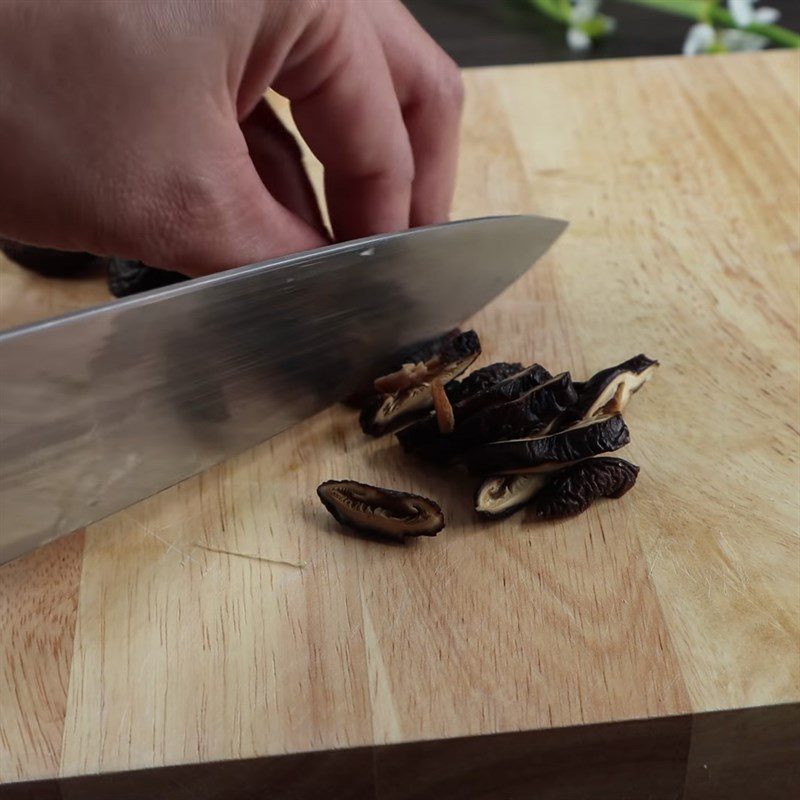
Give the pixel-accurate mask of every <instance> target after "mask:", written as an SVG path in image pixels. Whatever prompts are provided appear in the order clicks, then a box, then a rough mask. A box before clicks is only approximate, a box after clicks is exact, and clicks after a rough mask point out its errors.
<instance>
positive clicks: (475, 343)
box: [360, 331, 481, 436]
mask: <svg viewBox="0 0 800 800" xmlns="http://www.w3.org/2000/svg"><path fill="white" fill-rule="evenodd" d="M480 352H481V343H480V340H479V339H478V335H477V334H476V333H475V331H465V332H464V333H459V334H458V335H457V336H455V337H453V338H452V339H450V340H448V341H447V342H445V343H444V345H443V347H442V348H441V350H440V351H439V352H438V353H437V354H436V355H434V356H432V357H431V358H429V359H428V360H427V361H425V362H419V363H418V364H410V365H409V366H407V367H401V369H400V370H398V371H396V372H395V373H392V374H390V375H384V376H382V377H381V378H378V379H377V380H376V381H375V386H376V388H377V389H379V390H380V388H381V387H383V388H389V389H392V391H390V392H383V393H381V394H378V395H376V396H375V397H373V398H372V399H371V400H370V401H368V402H367V403H366V405H365V406H364V408H363V409H362V410H361V417H360V421H361V428H362V430H363V431H364V433H367V434H369V435H370V436H382V435H383V434H385V433H391V432H392V431H395V430H397V429H398V428H402V427H403V426H404V425H408V424H409V423H411V422H413V421H414V420H415V419H418V418H419V417H420V416H422V415H425V414H427V413H428V411H429V409H430V408H431V407H432V406H433V396H432V394H431V383H432V382H433V381H434V380H435V379H438V380H439V381H441V383H442V384H443V385H446V384H447V383H448V382H449V381H451V380H452V379H453V378H456V377H458V376H459V375H460V374H461V373H462V372H464V371H465V370H466V369H467V368H468V367H469V365H470V364H472V362H473V361H474V360H475V359H476V358H477V357H478V356H479V355H480ZM396 386H397V387H401V388H398V389H394V387H396Z"/></svg>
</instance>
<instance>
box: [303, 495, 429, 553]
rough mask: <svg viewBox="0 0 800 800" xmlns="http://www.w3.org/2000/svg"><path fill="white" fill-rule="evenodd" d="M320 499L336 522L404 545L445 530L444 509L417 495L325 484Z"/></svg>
mask: <svg viewBox="0 0 800 800" xmlns="http://www.w3.org/2000/svg"><path fill="white" fill-rule="evenodd" d="M317 495H319V499H320V500H321V501H322V503H323V505H324V506H325V508H327V509H328V511H330V513H331V514H332V515H333V517H334V518H335V519H336V521H337V522H339V523H340V524H341V525H344V526H346V527H348V528H351V529H352V530H355V531H359V532H361V533H368V534H372V535H375V536H382V537H385V538H388V539H393V540H395V541H398V542H402V541H405V540H406V539H408V538H410V537H414V536H435V535H436V534H437V533H439V531H440V530H442V528H444V515H443V514H442V509H441V508H439V506H438V505H437V504H436V503H434V502H433V500H429V499H428V498H427V497H422V496H420V495H417V494H409V493H408V492H398V491H395V490H394V489H382V488H381V487H379V486H370V485H369V484H366V483H358V482H356V481H349V480H347V481H325V483H322V484H320V485H319V486H318V487H317Z"/></svg>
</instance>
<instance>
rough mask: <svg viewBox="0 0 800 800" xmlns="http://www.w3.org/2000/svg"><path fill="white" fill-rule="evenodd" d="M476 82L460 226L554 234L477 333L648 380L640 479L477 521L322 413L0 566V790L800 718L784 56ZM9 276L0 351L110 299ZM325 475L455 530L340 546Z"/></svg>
mask: <svg viewBox="0 0 800 800" xmlns="http://www.w3.org/2000/svg"><path fill="white" fill-rule="evenodd" d="M465 77H466V83H467V87H468V105H467V109H466V115H465V124H464V135H463V142H462V160H461V168H460V173H459V186H458V192H457V197H456V203H455V209H454V216H456V217H470V216H479V215H484V214H495V213H508V212H540V213H547V214H552V215H558V216H563V217H566V218H568V219H570V220H571V221H572V226H571V228H570V229H569V231H568V233H567V234H566V235H565V236H564V237H563V239H562V240H561V241H560V242H559V243H558V245H557V246H556V248H555V249H554V250H553V251H552V253H551V254H550V255H548V256H547V257H546V258H545V259H544V260H543V261H542V262H541V264H540V265H538V266H537V268H536V269H535V270H534V271H532V272H531V273H530V274H529V275H528V276H527V277H526V278H525V279H523V281H522V282H521V283H520V284H518V285H517V286H516V287H514V288H513V289H512V290H510V291H509V292H507V293H506V294H505V295H504V296H503V297H502V298H501V299H499V300H498V301H496V302H495V303H493V304H492V305H491V306H490V307H488V308H487V309H485V310H484V311H483V312H481V313H480V314H479V315H478V316H477V317H476V318H475V319H474V320H473V323H474V326H475V328H476V329H477V330H478V331H479V332H480V334H481V336H482V338H483V340H484V342H485V357H484V359H483V363H487V362H488V361H489V360H492V359H495V358H511V357H513V358H515V359H519V360H522V361H526V360H527V361H530V360H533V359H536V360H538V361H541V362H543V363H544V364H545V365H547V366H549V367H551V368H553V369H567V368H569V369H572V370H573V373H574V374H575V375H576V376H577V377H584V376H586V375H588V374H589V373H590V372H592V371H594V370H595V369H597V368H599V367H602V366H606V365H608V364H611V363H614V362H616V361H619V360H621V359H622V358H624V357H627V356H629V355H633V354H634V353H637V352H639V351H644V352H646V353H647V354H648V355H650V356H652V357H657V358H659V359H661V361H662V364H663V368H662V370H661V371H660V373H659V374H658V375H657V376H656V378H655V379H654V381H653V382H652V383H651V384H649V385H648V387H647V389H646V390H645V391H644V392H643V393H642V394H641V395H639V396H638V397H637V398H636V399H635V401H634V403H633V404H632V406H631V408H630V411H629V412H628V413H627V414H626V417H627V418H628V421H629V424H630V427H631V430H632V435H633V443H632V445H631V446H630V447H629V448H628V453H627V455H628V456H629V457H630V458H631V459H632V460H633V461H635V462H636V463H638V464H640V465H641V467H642V474H641V477H640V480H639V484H638V485H637V486H636V488H635V489H634V491H633V492H631V493H630V494H629V495H627V496H626V497H625V498H624V499H623V500H622V501H619V502H616V503H606V504H603V505H602V506H599V507H597V508H595V509H593V510H591V511H590V512H589V513H588V514H586V515H584V516H582V517H580V518H578V519H575V520H572V521H569V522H565V523H561V524H544V525H537V524H534V523H531V522H530V521H529V520H527V519H526V517H525V516H521V517H520V516H517V517H514V518H513V519H511V520H508V521H506V522H503V523H500V524H497V525H494V526H491V527H487V526H485V525H483V524H481V523H478V522H477V521H476V520H475V519H474V518H473V516H472V514H471V512H470V493H471V490H472V486H471V484H470V483H469V482H468V481H465V480H464V479H462V478H460V477H456V476H452V475H446V474H441V473H439V472H437V471H435V470H433V469H430V468H428V467H425V466H423V465H420V464H417V463H415V462H410V461H409V460H407V459H405V458H403V457H402V455H401V454H400V453H399V452H398V449H397V448H396V447H395V446H394V445H393V444H392V442H391V441H388V440H387V441H385V442H377V443H375V442H372V441H369V440H367V439H365V438H364V437H363V436H362V435H361V434H360V432H359V430H358V427H357V425H356V423H355V421H354V419H353V417H352V414H351V412H348V411H346V410H345V409H343V408H335V409H331V410H330V411H327V412H324V413H322V414H320V415H318V416H317V417H315V418H314V419H311V420H309V421H308V422H307V423H305V424H303V425H300V426H297V427H296V428H294V429H293V430H291V431H289V432H287V433H285V434H284V435H282V436H280V437H277V438H276V439H273V440H272V441H270V442H268V443H266V444H264V445H262V446H260V447H258V448H255V449H254V450H252V451H250V452H248V453H245V454H244V455H242V456H240V457H238V458H235V459H233V460H231V461H229V462H227V463H225V464H223V465H221V466H219V467H217V468H215V469H212V470H209V471H208V472H207V473H205V474H203V475H201V476H199V477H197V478H194V479H192V480H189V481H187V482H185V483H184V484H182V485H180V486H177V487H175V488H173V489H170V490H168V491H166V492H163V493H162V494H160V495H158V496H156V497H153V498H151V499H149V500H147V501H145V502H143V503H140V504H138V505H136V506H134V507H132V508H130V509H128V510H127V511H125V512H122V513H120V514H117V515H116V516H114V517H113V518H111V519H109V520H106V521H104V522H102V523H99V524H96V525H93V526H91V527H90V528H88V529H87V530H86V532H85V536H84V535H76V536H73V537H70V538H68V539H65V540H63V541H61V542H59V543H55V544H53V545H51V546H49V547H47V548H45V549H42V550H40V551H38V552H37V553H34V554H32V555H30V556H29V557H27V558H25V559H22V560H20V561H18V562H17V563H16V564H13V565H9V566H7V567H4V568H0V619H2V627H1V628H0V779H5V780H8V779H19V778H32V777H43V776H51V775H57V774H63V775H72V774H80V773H87V772H95V771H110V770H118V769H127V768H133V767H144V766H155V765H162V764H170V763H180V762H197V761H208V760H214V759H228V758H238V757H243V756H253V755H266V754H274V753H284V752H294V751H303V750H314V749H323V748H331V747H344V746H350V745H361V744H370V743H386V742H398V741H407V740H414V739H432V738H437V737H449V736H460V735H468V734H477V733H487V732H495V731H514V730H524V729H531V728H541V727H551V726H561V725H568V724H572V723H581V722H597V721H604V720H620V719H628V718H632V717H655V716H661V715H668V714H676V713H682V712H687V711H701V710H706V709H713V708H735V707H739V706H747V705H754V704H761V703H780V702H785V701H790V700H797V699H798V698H800V663H799V657H798V640H799V637H798V629H799V628H800V625H799V620H798V591H799V589H800V560H798V555H799V552H798V543H797V532H798V521H799V520H798V473H797V457H798V440H797V428H798V407H797V398H798V350H797V347H798V344H797V327H798V326H797V323H798V288H799V287H798V254H799V250H798V248H799V246H800V243H799V239H800V221H799V218H798V214H800V189H799V188H798V187H799V186H800V184H799V183H798V181H799V179H800V163H798V162H799V160H800V152H799V150H798V144H799V143H800V139H799V137H800V123H799V122H798V109H799V108H800V59H799V58H798V56H797V55H795V54H789V53H770V54H759V55H748V56H737V57H714V58H698V59H693V60H681V59H663V60H661V59H658V60H642V61H627V62H606V63H592V64H585V65H584V64H575V65H554V66H538V67H519V68H497V69H484V70H475V71H468V72H467V73H466V75H465ZM314 173H315V175H317V176H318V169H317V168H314ZM487 268H491V265H487ZM0 279H1V280H0V300H1V302H0V306H1V307H2V315H3V317H2V318H3V325H4V326H8V325H11V324H14V323H19V322H23V321H26V320H28V319H35V318H40V317H44V316H47V315H49V314H52V313H55V312H56V311H62V310H67V309H68V308H71V307H79V306H82V305H86V304H89V303H91V302H96V301H97V300H98V299H100V298H101V297H102V296H103V289H102V286H101V285H100V284H99V283H98V282H96V281H95V282H92V281H88V282H82V283H74V282H72V283H70V282H55V283H54V282H48V281H45V280H43V279H39V278H37V277H35V276H31V275H29V274H26V273H23V272H22V271H20V270H19V269H18V268H16V267H14V266H13V265H9V264H3V265H2V273H1V274H0ZM332 477H352V478H355V479H361V480H368V481H370V482H373V483H384V484H388V485H392V486H395V487H397V488H401V489H412V490H417V491H423V492H426V493H430V494H431V495H432V496H434V497H436V498H437V499H438V500H439V501H440V502H441V504H442V505H443V507H444V508H445V510H446V513H447V515H448V518H449V525H448V528H447V529H446V531H445V532H444V533H443V534H441V535H440V536H439V537H438V538H436V539H435V540H425V541H420V542H418V543H417V544H416V545H414V546H410V547H405V548H403V547H389V546H381V545H377V544H374V543H371V542H362V541H359V540H357V539H355V538H351V537H348V536H343V535H341V533H340V532H339V530H338V529H337V528H336V526H335V525H334V524H333V523H332V521H331V520H330V518H329V517H328V516H327V514H326V513H325V512H324V510H323V509H322V507H321V506H320V504H319V503H318V502H317V500H316V498H315V495H314V487H315V486H316V485H317V483H319V482H320V481H322V480H324V479H326V478H332ZM197 543H204V544H206V545H209V546H213V547H222V548H227V549H233V550H239V551H244V552H249V553H260V554H262V555H264V556H268V557H277V558H284V559H291V560H296V559H304V560H306V561H307V562H308V566H307V567H306V568H305V569H296V568H293V567H289V566H280V565H271V564H267V563H260V562H256V561H252V560H246V559H241V558H231V557H228V556H224V555H219V554H216V553H212V552H207V551H204V550H202V549H198V548H197V547H195V545H196V544H197Z"/></svg>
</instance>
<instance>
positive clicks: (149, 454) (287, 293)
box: [0, 217, 566, 563]
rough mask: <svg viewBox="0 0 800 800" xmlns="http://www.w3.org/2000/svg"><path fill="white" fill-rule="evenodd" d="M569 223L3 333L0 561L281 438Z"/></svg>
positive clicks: (354, 246)
mask: <svg viewBox="0 0 800 800" xmlns="http://www.w3.org/2000/svg"><path fill="white" fill-rule="evenodd" d="M565 227H566V223H564V222H561V221H558V220H551V219H546V218H542V217H496V218H486V219H478V220H467V221H463V222H455V223H450V224H447V225H439V226H433V227H429V228H421V229H415V230H412V231H406V232H403V233H398V234H390V235H385V236H375V237H370V238H368V239H362V240H360V241H357V242H349V243H346V244H340V245H333V246H331V247H326V248H322V249H320V250H315V251H310V252H307V253H301V254H298V255H293V256H289V257H285V258H279V259H275V260H272V261H268V262H265V263H263V264H258V265H254V266H249V267H242V268H240V269H235V270H229V271H227V272H224V273H220V274H217V275H213V276H210V277H207V278H200V279H197V280H193V281H189V282H186V283H183V284H180V285H177V286H174V287H169V288H166V289H160V290H156V291H153V292H148V293H146V294H142V295H139V296H137V297H132V298H128V299H125V300H121V301H117V302H113V303H109V304H106V305H103V306H100V307H96V308H92V309H89V310H87V311H83V312H79V313H76V314H70V315H67V316H64V317H60V318H58V319H53V320H48V321H45V322H43V323H40V324H36V325H30V326H26V327H23V328H18V329H15V330H11V331H8V332H5V333H3V334H0V378H1V379H2V390H1V391H0V462H1V463H0V563H2V562H3V561H7V560H9V559H11V558H14V557H16V556H17V555H19V554H21V553H23V552H26V551H27V550H29V549H31V548H33V547H35V546H37V545H39V544H41V543H43V542H44V541H47V540H49V539H51V538H54V537H56V536H59V535H61V534H64V533H68V532H70V531H72V530H75V529H77V528H80V527H82V526H84V525H86V524H88V523H90V522H93V521H95V520H98V519H101V518H103V517H105V516H107V515H108V514H111V513H113V512H115V511H118V510H119V509H121V508H124V507H126V506H128V505H130V504H132V503H134V502H136V501H137V500H140V499H142V498H144V497H147V496H149V495H151V494H154V493H155V492H158V491H159V490H161V489H164V488H166V487H168V486H171V485H173V484H175V483H177V482H179V481H181V480H183V479H185V478H187V477H189V476H191V475H194V474H196V473H198V472H200V471H201V470H204V469H206V468H208V467H210V466H212V465H213V464H216V463H217V462H219V461H221V460H223V459H225V458H227V457H229V456H231V455H233V454H235V453H238V452H241V451H242V450H245V449H247V448H248V447H251V446H253V445H255V444H257V443H259V442H262V441H264V440H265V439H268V438H269V437H271V436H273V435H275V434H276V433H279V432H280V431H282V430H284V429H285V428H287V427H288V426H290V425H292V424H293V423H295V422H298V421H299V420H302V419H304V418H306V417H308V416H310V415H312V414H314V413H316V412H317V411H319V410H321V409H322V408H324V407H325V406H327V405H329V404H330V403H332V402H335V401H336V400H339V399H341V398H342V397H343V396H345V395H346V394H347V393H348V391H349V390H351V389H352V388H353V387H354V386H355V385H357V384H358V383H359V381H361V380H363V379H364V378H365V377H367V376H369V375H371V374H374V373H373V370H374V369H375V366H376V364H378V363H380V362H381V361H382V360H383V359H384V358H385V357H386V355H387V353H390V352H393V351H395V350H397V349H398V348H401V347H404V346H407V345H410V344H413V343H414V342H418V341H421V340H423V339H426V338H429V337H431V336H434V335H437V334H439V333H442V332H444V331H445V330H447V329H449V328H451V327H453V326H454V325H457V324H458V323H460V322H462V321H463V320H464V319H466V318H467V317H469V316H470V315H471V314H473V313H474V312H475V311H477V310H478V309H479V308H481V307H482V306H483V305H484V304H485V303H487V302H488V301H489V300H491V299H492V298H493V297H494V296H495V295H497V294H499V293H500V292H501V291H502V290H503V289H505V288H506V287H507V286H508V285H509V284H511V283H512V282H513V281H514V280H516V279H517V278H518V277H519V276H520V275H521V274H522V273H523V272H525V271H526V270H527V269H528V268H529V267H530V266H531V264H532V263H533V262H534V261H535V260H536V259H537V258H539V256H541V255H542V253H544V252H545V250H547V248H548V247H549V246H550V245H551V244H552V243H553V242H554V241H555V239H556V238H558V236H559V235H560V233H561V232H562V230H563V229H564V228H565Z"/></svg>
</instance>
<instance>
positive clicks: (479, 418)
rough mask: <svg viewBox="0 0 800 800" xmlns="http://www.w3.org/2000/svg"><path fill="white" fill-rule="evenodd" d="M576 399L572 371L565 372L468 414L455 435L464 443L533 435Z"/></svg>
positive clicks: (465, 444) (469, 443)
mask: <svg viewBox="0 0 800 800" xmlns="http://www.w3.org/2000/svg"><path fill="white" fill-rule="evenodd" d="M576 400H577V394H576V392H575V389H574V388H573V386H572V379H571V378H570V375H569V372H562V373H561V374H560V375H557V376H556V377H555V378H551V379H550V380H549V381H546V382H545V383H540V384H539V385H538V386H536V387H534V388H533V389H531V390H530V391H528V392H525V394H523V395H521V396H520V397H518V398H516V399H515V400H510V401H508V402H507V403H499V404H497V405H493V406H489V407H488V408H486V409H484V410H483V411H481V412H479V413H478V414H473V415H472V416H470V417H467V418H466V419H465V420H464V421H463V422H462V423H460V424H459V426H458V429H457V430H456V432H455V435H456V436H457V437H458V439H459V441H460V442H461V443H462V445H464V446H467V445H472V444H482V443H484V442H493V441H498V440H500V439H514V438H518V437H520V436H531V435H533V434H534V433H539V432H541V431H542V430H543V429H544V428H545V427H546V426H547V425H549V424H550V423H551V422H552V421H553V420H555V419H556V418H557V417H558V416H559V415H560V414H562V413H563V412H564V410H565V409H567V408H568V407H569V406H571V405H572V404H573V403H574V402H575V401H576Z"/></svg>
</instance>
